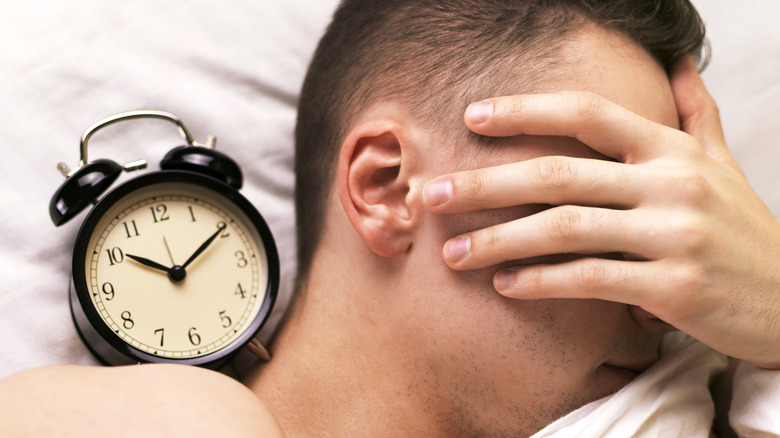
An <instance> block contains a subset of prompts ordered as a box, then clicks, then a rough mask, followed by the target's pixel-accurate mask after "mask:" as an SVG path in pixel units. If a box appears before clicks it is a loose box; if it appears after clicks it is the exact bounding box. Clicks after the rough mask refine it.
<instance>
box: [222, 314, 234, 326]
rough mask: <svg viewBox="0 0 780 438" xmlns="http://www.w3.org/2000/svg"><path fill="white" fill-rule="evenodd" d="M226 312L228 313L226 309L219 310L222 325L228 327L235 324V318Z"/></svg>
mask: <svg viewBox="0 0 780 438" xmlns="http://www.w3.org/2000/svg"><path fill="white" fill-rule="evenodd" d="M225 313H227V311H225V310H223V311H221V312H219V318H220V319H221V320H222V327H223V328H228V327H230V326H231V325H233V320H232V319H230V317H229V316H227V315H225Z"/></svg>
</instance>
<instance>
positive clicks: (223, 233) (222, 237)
mask: <svg viewBox="0 0 780 438" xmlns="http://www.w3.org/2000/svg"><path fill="white" fill-rule="evenodd" d="M222 227H225V231H223V232H222V234H220V235H219V237H220V238H221V239H224V238H225V237H230V231H228V227H227V223H225V221H219V222H217V228H222Z"/></svg>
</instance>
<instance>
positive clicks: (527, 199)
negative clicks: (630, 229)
mask: <svg viewBox="0 0 780 438" xmlns="http://www.w3.org/2000/svg"><path fill="white" fill-rule="evenodd" d="M651 182H652V177H651V176H649V175H647V172H646V171H645V170H644V169H643V168H641V167H640V166H631V165H626V164H622V163H615V162H611V161H603V160H595V159H586V158H572V157H563V156H551V157H540V158H534V159H531V160H527V161H521V162H517V163H508V164H503V165H499V166H495V167H489V168H483V169H476V170H469V171H463V172H456V173H452V174H449V175H444V176H441V177H438V178H436V179H434V180H431V181H429V182H428V183H427V184H426V185H425V187H424V188H423V202H424V204H425V206H426V207H427V208H428V209H429V210H431V211H432V212H434V213H447V214H452V213H467V212H474V211H480V210H485V209H492V208H503V207H511V206H515V205H527V204H552V205H562V204H575V205H586V206H602V207H610V208H630V207H633V206H635V205H637V204H638V203H639V202H640V201H641V200H642V199H644V197H645V196H646V195H647V193H646V192H647V187H648V184H650V183H651Z"/></svg>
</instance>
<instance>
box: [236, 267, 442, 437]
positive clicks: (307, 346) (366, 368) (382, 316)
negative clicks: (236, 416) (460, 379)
mask: <svg viewBox="0 0 780 438" xmlns="http://www.w3.org/2000/svg"><path fill="white" fill-rule="evenodd" d="M326 259H327V258H326ZM329 265H330V266H331V267H332V259H330V260H329ZM317 272H318V270H317V267H316V266H315V268H314V269H313V270H312V275H311V276H310V278H309V280H308V281H307V284H306V285H305V286H304V290H302V291H301V292H302V296H301V297H300V298H299V302H297V303H296V306H295V308H294V309H293V311H292V313H291V314H290V317H289V318H288V321H287V322H286V324H285V326H284V328H283V329H282V330H281V332H280V333H279V335H278V336H277V338H276V339H275V340H274V342H273V344H272V345H271V349H272V352H273V354H274V358H273V360H272V361H271V362H269V363H268V364H266V365H264V366H263V367H262V368H261V369H260V370H259V371H258V372H257V373H256V375H255V376H253V378H252V379H250V381H249V386H250V388H251V389H252V390H253V391H254V392H255V393H256V394H257V395H258V396H259V397H260V399H261V400H263V402H264V403H265V404H266V405H268V406H269V408H270V409H271V411H272V412H273V413H274V415H275V417H276V419H277V421H279V423H280V424H281V426H282V429H283V430H284V431H285V434H286V436H288V437H295V436H379V435H386V434H387V433H388V431H394V434H398V435H401V436H436V434H435V433H433V432H434V429H435V427H434V426H435V421H432V418H430V417H435V416H436V415H433V416H432V415H431V414H432V413H433V412H435V411H432V408H433V406H432V405H431V403H430V400H429V399H430V397H429V394H430V392H429V391H427V390H426V386H427V385H429V383H428V380H433V379H430V378H427V377H426V375H430V372H428V373H426V370H425V369H424V368H425V363H426V361H425V360H423V359H422V358H420V357H416V356H414V355H413V352H414V351H415V350H416V349H414V348H413V346H411V345H408V344H407V342H413V341H411V340H410V339H409V338H408V337H407V336H405V334H404V332H405V331H407V330H406V329H399V327H398V324H397V323H396V324H393V322H394V321H395V322H397V321H398V320H397V319H395V318H394V316H393V315H392V306H386V305H385V304H387V303H382V302H381V300H383V299H389V298H388V297H391V296H392V293H388V294H381V293H379V294H377V293H375V292H376V291H375V289H376V285H377V284H383V283H382V282H377V281H376V279H375V278H374V281H372V282H371V284H372V288H373V289H374V290H372V293H370V294H369V293H361V291H360V290H359V288H360V286H359V285H360V284H361V283H362V282H361V281H360V280H361V279H360V278H359V276H355V275H353V273H354V272H353V271H347V270H345V271H344V272H350V276H349V278H346V276H345V275H342V276H339V277H333V276H324V275H317ZM356 277H357V278H356ZM325 278H327V281H323V280H324V279H325ZM350 289H351V290H350ZM388 289H390V288H388ZM388 292H390V291H388ZM338 297H347V300H343V299H340V298H338ZM355 297H357V298H355ZM376 297H378V298H376ZM383 297H384V298H383ZM353 299H354V300H353ZM354 301H357V302H354ZM374 307H380V308H382V311H375V310H374V309H373V308H374ZM388 364H390V365H391V366H388ZM433 420H436V418H433Z"/></svg>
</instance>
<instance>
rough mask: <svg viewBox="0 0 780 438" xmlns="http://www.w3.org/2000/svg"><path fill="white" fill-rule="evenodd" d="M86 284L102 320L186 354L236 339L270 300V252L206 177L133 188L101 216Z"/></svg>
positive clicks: (139, 345) (131, 339)
mask: <svg viewBox="0 0 780 438" xmlns="http://www.w3.org/2000/svg"><path fill="white" fill-rule="evenodd" d="M84 271H85V272H84V273H85V279H86V287H87V290H88V291H89V295H90V297H91V300H92V304H93V305H94V308H95V310H96V311H97V313H98V315H99V317H100V319H101V320H102V321H103V322H104V323H105V325H106V326H107V327H108V328H109V329H110V330H111V331H112V332H113V333H115V334H116V335H117V336H118V337H119V338H121V339H122V340H123V341H124V342H126V343H127V344H129V345H131V346H132V347H134V348H136V349H138V350H141V351H143V352H145V353H147V354H150V355H153V356H157V357H162V358H169V359H189V358H197V357H200V356H204V355H208V354H211V353H213V352H215V351H219V350H220V349H222V348H225V347H226V346H229V345H230V344H231V343H233V342H235V341H236V340H237V339H238V338H239V337H241V336H242V335H243V334H244V333H245V332H246V331H247V330H248V329H250V328H251V327H250V325H251V324H252V321H253V320H254V319H255V318H256V317H257V315H258V313H259V312H260V310H261V307H262V306H263V300H264V299H265V296H266V294H265V291H266V286H267V284H268V280H269V279H268V275H269V272H268V257H267V254H266V252H265V247H264V246H263V241H262V239H261V237H260V236H259V234H258V232H257V230H256V228H255V227H254V226H253V224H252V222H251V220H250V219H249V217H247V215H246V214H245V213H244V212H243V211H242V210H241V209H239V208H237V207H236V206H235V204H233V203H232V202H228V201H226V200H225V198H224V197H223V196H221V195H220V194H218V193H216V192H214V191H212V190H210V189H207V188H205V187H202V186H200V185H195V184H188V183H183V182H162V183H157V184H151V185H148V186H145V187H143V188H141V189H138V190H135V191H133V192H132V193H131V194H129V195H126V196H124V197H123V198H122V199H120V200H119V201H118V202H116V203H115V204H113V205H112V207H111V208H110V209H108V210H107V212H106V213H105V214H104V215H102V218H101V219H100V220H99V221H98V222H97V224H96V225H95V228H94V231H93V232H92V234H91V237H90V240H89V243H88V245H87V251H86V252H85V261H84Z"/></svg>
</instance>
